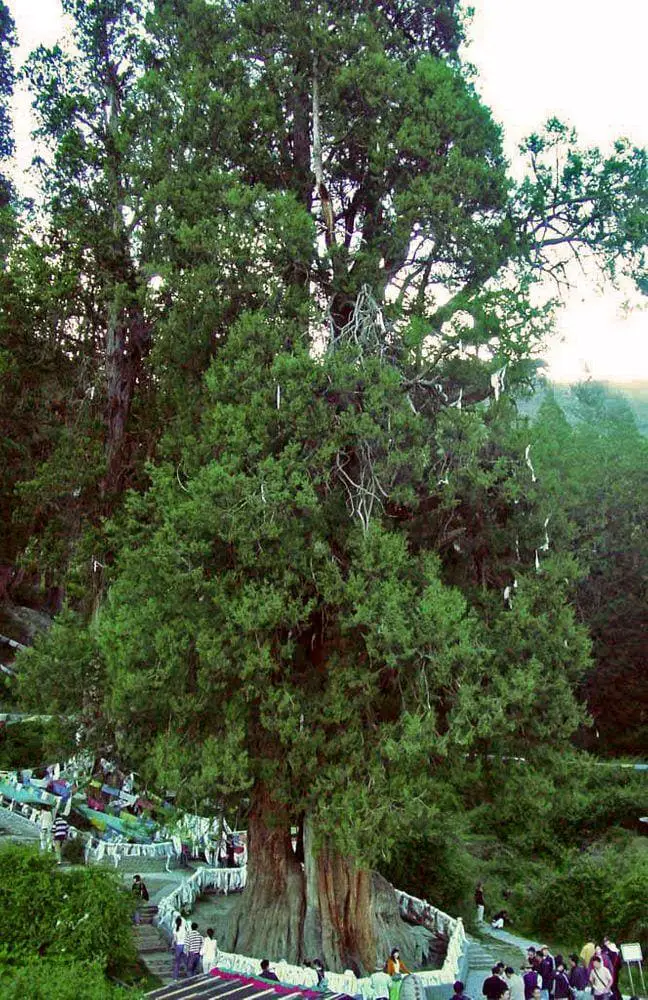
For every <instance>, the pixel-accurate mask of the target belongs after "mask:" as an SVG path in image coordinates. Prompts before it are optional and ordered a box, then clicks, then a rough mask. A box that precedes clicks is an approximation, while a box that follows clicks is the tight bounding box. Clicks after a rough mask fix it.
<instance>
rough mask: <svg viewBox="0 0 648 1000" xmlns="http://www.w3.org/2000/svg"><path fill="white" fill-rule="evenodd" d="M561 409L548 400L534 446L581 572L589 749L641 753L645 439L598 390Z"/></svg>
mask: <svg viewBox="0 0 648 1000" xmlns="http://www.w3.org/2000/svg"><path fill="white" fill-rule="evenodd" d="M564 407H565V409H564V412H563V410H561V409H560V408H559V407H558V405H557V403H556V401H555V400H553V399H551V397H547V399H546V400H545V402H544V403H543V405H542V407H541V409H540V411H539V413H538V415H537V418H536V420H535V422H534V426H533V429H532V432H531V440H533V442H534V445H533V453H534V456H535V457H534V461H535V462H536V467H537V471H538V475H539V477H540V478H541V480H542V483H543V488H544V489H545V490H546V491H547V493H548V494H549V497H548V503H547V513H548V514H550V515H551V521H550V524H549V525H548V530H549V532H550V533H551V537H552V539H553V542H552V544H554V545H556V546H558V547H559V548H561V549H569V550H571V551H572V552H573V553H574V555H575V557H576V558H577V559H578V561H579V563H580V567H581V572H580V575H579V577H580V578H579V579H578V581H577V583H576V587H575V590H574V592H573V597H574V603H575V607H576V611H577V614H578V617H579V619H580V620H581V621H582V622H584V623H586V624H587V626H588V629H589V631H590V634H591V636H592V639H593V643H594V646H593V655H594V662H595V664H596V666H595V669H594V670H592V671H591V672H589V673H588V675H587V678H586V681H585V684H584V685H583V688H582V695H583V697H584V698H585V699H586V701H587V705H588V709H589V711H590V713H591V714H592V716H593V719H594V727H593V728H592V730H591V731H590V733H589V734H588V737H587V743H588V746H589V747H590V748H591V749H593V750H595V751H598V752H600V751H601V750H603V751H604V752H606V753H610V752H617V753H637V752H641V751H642V750H643V748H645V747H646V745H647V740H648V706H647V705H646V699H645V697H644V687H645V679H644V673H645V637H646V632H647V629H648V590H647V581H648V545H647V543H646V533H645V531H644V525H645V523H646V518H647V517H648V508H647V504H648V440H647V439H646V438H645V437H643V436H642V435H641V434H640V433H639V431H638V429H637V425H636V422H635V418H634V416H633V414H632V411H631V409H630V407H629V405H628V404H627V402H625V401H624V399H623V398H622V397H620V396H619V395H618V394H615V393H612V392H610V391H607V390H605V389H604V387H602V386H600V385H596V384H589V383H586V384H583V385H581V386H578V387H575V388H574V389H573V391H572V394H571V398H568V399H567V400H566V401H565V403H564Z"/></svg>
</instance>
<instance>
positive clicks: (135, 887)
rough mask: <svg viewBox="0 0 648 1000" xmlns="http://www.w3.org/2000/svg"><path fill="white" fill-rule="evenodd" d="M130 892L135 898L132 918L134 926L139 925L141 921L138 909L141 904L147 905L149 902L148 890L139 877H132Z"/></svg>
mask: <svg viewBox="0 0 648 1000" xmlns="http://www.w3.org/2000/svg"><path fill="white" fill-rule="evenodd" d="M131 892H132V893H133V896H134V897H135V900H136V903H135V914H134V916H133V920H134V921H135V923H136V924H139V923H141V921H142V918H141V915H140V907H141V905H142V902H145V903H148V900H149V892H148V889H147V888H146V883H145V882H144V881H143V879H142V876H141V875H133V883H132V885H131Z"/></svg>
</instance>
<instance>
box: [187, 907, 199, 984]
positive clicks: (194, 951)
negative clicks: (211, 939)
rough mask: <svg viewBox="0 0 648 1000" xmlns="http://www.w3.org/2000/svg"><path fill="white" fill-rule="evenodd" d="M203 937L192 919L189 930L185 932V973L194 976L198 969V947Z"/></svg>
mask: <svg viewBox="0 0 648 1000" xmlns="http://www.w3.org/2000/svg"><path fill="white" fill-rule="evenodd" d="M202 943H203V939H202V937H201V935H200V934H199V933H198V924H197V923H196V921H195V920H194V922H193V923H192V925H191V930H190V931H189V933H188V934H187V940H186V941H185V951H186V953H187V975H188V976H195V975H196V972H197V971H198V963H199V961H200V949H201V948H202Z"/></svg>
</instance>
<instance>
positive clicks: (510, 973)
mask: <svg viewBox="0 0 648 1000" xmlns="http://www.w3.org/2000/svg"><path fill="white" fill-rule="evenodd" d="M504 975H505V976H506V983H507V985H508V988H509V990H510V991H511V1000H524V980H523V979H522V976H521V975H519V973H517V972H516V971H515V969H514V968H513V966H512V965H507V966H506V968H505V969H504Z"/></svg>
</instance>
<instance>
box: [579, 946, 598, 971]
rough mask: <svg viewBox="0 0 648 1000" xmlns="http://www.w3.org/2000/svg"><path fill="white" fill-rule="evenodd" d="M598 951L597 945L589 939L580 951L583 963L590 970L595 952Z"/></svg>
mask: <svg viewBox="0 0 648 1000" xmlns="http://www.w3.org/2000/svg"><path fill="white" fill-rule="evenodd" d="M595 951H596V945H595V944H594V942H593V941H588V942H587V944H584V945H583V947H582V950H581V953H580V957H581V958H582V959H583V965H584V966H585V968H586V969H588V970H589V964H590V962H591V961H592V958H593V956H594V952H595Z"/></svg>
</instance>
